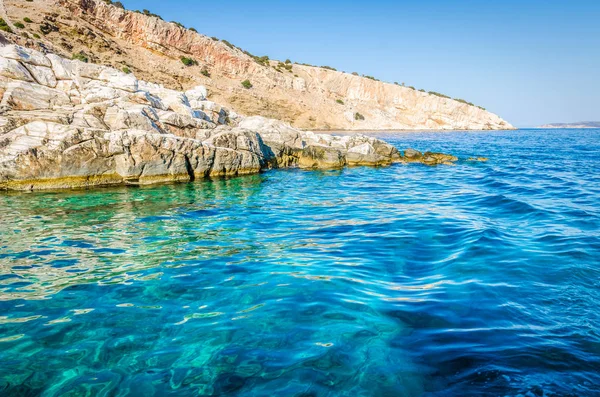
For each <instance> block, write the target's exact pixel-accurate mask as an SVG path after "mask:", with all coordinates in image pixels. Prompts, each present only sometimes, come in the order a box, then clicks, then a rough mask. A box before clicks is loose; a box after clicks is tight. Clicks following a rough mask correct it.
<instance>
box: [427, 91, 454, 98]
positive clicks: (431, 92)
mask: <svg viewBox="0 0 600 397" xmlns="http://www.w3.org/2000/svg"><path fill="white" fill-rule="evenodd" d="M428 94H429V95H435V96H439V97H440V98H446V99H452V98H450V97H449V96H448V95H444V94H440V93H439V92H435V91H429V92H428Z"/></svg>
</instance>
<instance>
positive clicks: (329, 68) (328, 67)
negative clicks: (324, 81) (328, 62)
mask: <svg viewBox="0 0 600 397" xmlns="http://www.w3.org/2000/svg"><path fill="white" fill-rule="evenodd" d="M321 68H322V69H327V70H333V71H334V72H337V69H336V68H332V67H331V66H321Z"/></svg>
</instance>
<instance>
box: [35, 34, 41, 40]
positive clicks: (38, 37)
mask: <svg viewBox="0 0 600 397" xmlns="http://www.w3.org/2000/svg"><path fill="white" fill-rule="evenodd" d="M33 38H34V39H41V37H40V35H39V34H37V33H34V34H33Z"/></svg>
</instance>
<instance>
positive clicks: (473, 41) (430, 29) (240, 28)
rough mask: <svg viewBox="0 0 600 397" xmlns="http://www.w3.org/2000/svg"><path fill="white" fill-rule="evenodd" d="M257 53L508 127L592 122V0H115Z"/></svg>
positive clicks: (598, 110) (598, 12)
mask: <svg viewBox="0 0 600 397" xmlns="http://www.w3.org/2000/svg"><path fill="white" fill-rule="evenodd" d="M121 2H122V3H123V4H124V5H125V7H126V8H128V9H139V10H141V9H144V8H145V9H148V10H150V11H151V12H154V13H156V14H159V15H161V16H162V17H163V18H164V19H165V20H167V21H177V22H180V23H183V24H184V25H185V26H187V27H194V28H196V29H197V30H198V32H200V33H202V34H205V35H208V36H216V37H218V38H220V39H226V40H228V41H230V42H231V43H233V44H235V45H237V46H238V47H241V48H243V49H245V50H248V51H250V52H251V53H253V54H255V55H268V56H269V57H270V58H271V59H277V60H285V59H288V58H289V59H291V60H292V61H295V62H301V63H309V64H313V65H320V66H322V65H327V66H332V67H335V68H336V69H338V70H343V71H346V72H358V73H360V74H365V75H371V76H375V77H377V78H378V79H380V80H383V81H389V82H394V81H397V82H400V83H402V82H404V83H405V84H406V85H407V86H408V85H410V86H414V87H416V88H418V89H421V88H423V89H425V90H427V91H437V92H441V93H443V94H446V95H449V96H451V97H454V98H463V99H465V100H468V101H470V102H473V103H474V104H476V105H480V106H483V107H485V108H487V109H488V110H490V111H492V112H494V113H496V114H498V115H500V116H501V117H503V118H504V119H506V120H507V121H509V122H511V123H512V124H513V125H516V126H519V127H533V126H537V125H540V124H545V123H553V122H578V121H600V0H560V1H559V0H546V1H542V0H519V1H516V0H463V1H459V0H410V1H403V0H395V1H389V0H385V1H384V0H381V1H378V0H372V1H360V2H359V1H351V0H350V1H342V0H330V1H324V0H320V1H318V0H303V1H294V0H289V1H282V0H279V1H275V0H267V1H247V0H229V1H227V2H224V3H220V2H204V1H197V0H121Z"/></svg>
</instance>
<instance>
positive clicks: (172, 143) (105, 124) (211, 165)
mask: <svg viewBox="0 0 600 397" xmlns="http://www.w3.org/2000/svg"><path fill="white" fill-rule="evenodd" d="M0 95H2V100H1V102H0V104H1V107H0V189H10V190H35V189H49V188H70V187H82V186H98V185H108V184H150V183H157V182H166V181H192V180H195V179H200V178H205V177H210V176H228V175H243V174H250V173H256V172H260V171H261V170H264V169H268V168H280V167H300V168H306V169H312V168H320V169H324V168H341V167H344V166H355V165H370V166H385V165H390V164H392V163H394V162H420V163H423V164H429V165H434V164H448V163H451V162H453V161H456V158H455V157H454V156H449V155H445V154H441V153H429V152H427V153H425V154H422V153H420V152H417V151H414V150H406V151H405V152H404V155H402V154H401V153H400V152H399V151H398V150H397V149H396V148H395V147H393V146H392V145H390V144H388V143H386V142H383V141H381V140H379V139H376V138H372V137H367V136H363V135H352V136H349V135H347V136H332V135H327V134H316V133H313V132H310V131H300V130H297V129H295V128H293V127H291V126H290V125H289V124H286V123H283V122H281V121H277V120H270V119H266V118H263V117H258V116H257V117H241V116H238V115H237V114H235V113H233V112H231V111H229V110H228V109H226V108H224V107H222V106H220V105H218V104H215V103H214V102H210V101H207V100H206V97H207V93H206V89H205V88H204V87H196V88H194V89H192V90H189V91H187V92H185V93H182V92H178V91H174V90H169V89H166V88H164V87H162V86H159V85H156V84H152V83H147V82H144V81H138V80H137V79H135V77H133V76H132V75H128V74H125V73H122V72H120V71H117V70H114V69H111V68H108V67H104V66H99V65H93V64H86V63H83V62H80V61H71V60H66V59H63V58H60V57H58V56H56V55H48V56H46V55H45V54H43V53H41V52H37V51H34V50H30V49H25V48H21V47H18V46H15V45H9V46H4V47H0Z"/></svg>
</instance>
